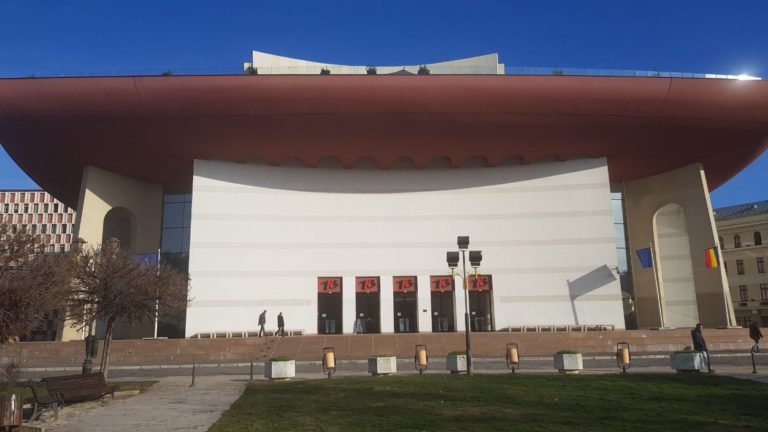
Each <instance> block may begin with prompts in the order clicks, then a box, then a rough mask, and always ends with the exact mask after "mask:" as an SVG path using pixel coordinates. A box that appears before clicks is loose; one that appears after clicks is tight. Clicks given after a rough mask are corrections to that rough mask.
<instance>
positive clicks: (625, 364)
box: [616, 342, 632, 373]
mask: <svg viewBox="0 0 768 432" xmlns="http://www.w3.org/2000/svg"><path fill="white" fill-rule="evenodd" d="M631 363H632V353H631V352H630V350H629V344H628V343H627V342H619V343H617V344H616V365H617V366H618V367H619V369H621V373H627V369H629V366H630V364H631Z"/></svg>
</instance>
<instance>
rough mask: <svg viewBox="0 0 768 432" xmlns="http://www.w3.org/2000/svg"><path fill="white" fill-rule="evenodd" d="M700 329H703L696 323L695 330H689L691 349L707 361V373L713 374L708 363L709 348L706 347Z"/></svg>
mask: <svg viewBox="0 0 768 432" xmlns="http://www.w3.org/2000/svg"><path fill="white" fill-rule="evenodd" d="M702 328H704V326H702V325H701V323H698V324H696V328H694V329H693V330H691V339H692V340H693V349H694V350H696V351H700V352H701V353H702V354H703V355H704V359H705V360H706V361H707V371H708V372H709V373H714V372H715V370H714V369H712V364H711V363H710V362H709V348H708V347H707V342H706V341H705V340H704V335H703V334H702V333H701V329H702Z"/></svg>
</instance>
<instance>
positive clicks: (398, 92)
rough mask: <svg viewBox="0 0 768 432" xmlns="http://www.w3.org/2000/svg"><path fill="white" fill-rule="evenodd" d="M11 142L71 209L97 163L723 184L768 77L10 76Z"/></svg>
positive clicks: (146, 174)
mask: <svg viewBox="0 0 768 432" xmlns="http://www.w3.org/2000/svg"><path fill="white" fill-rule="evenodd" d="M0 95H2V97H0V143H2V144H3V146H4V147H5V148H6V150H7V151H8V152H9V153H10V155H11V156H12V157H13V158H14V160H16V162H17V163H18V164H19V165H20V166H21V167H22V169H24V170H25V171H26V172H27V173H28V174H29V175H30V176H31V177H32V178H33V179H34V180H35V181H36V182H37V183H38V184H39V185H40V186H41V187H43V188H44V189H46V190H47V191H49V192H51V193H52V194H54V195H55V196H56V197H57V198H59V199H60V200H62V201H64V202H66V203H67V204H69V205H75V204H76V202H77V199H78V193H79V187H80V179H81V173H82V169H83V167H85V166H86V165H94V166H98V167H101V168H104V169H106V170H109V171H112V172H116V173H119V174H123V175H126V176H130V177H133V178H137V179H141V180H146V181H149V182H154V183H161V184H163V185H164V186H165V188H166V190H167V191H170V192H181V191H188V190H190V189H191V182H192V165H193V159H214V158H226V159H230V160H233V161H236V162H246V161H248V160H250V159H254V158H262V159H265V160H266V161H268V162H269V163H272V164H279V163H280V162H281V161H282V160H284V159H285V158H287V157H298V158H300V159H301V160H303V161H304V163H305V164H307V165H309V166H314V165H315V164H317V163H318V161H320V160H321V159H323V158H325V157H329V156H331V157H336V158H338V159H340V160H341V162H342V163H343V164H344V165H345V166H348V167H351V166H354V165H355V163H356V161H357V160H358V159H360V158H366V157H368V158H373V159H375V160H376V161H377V162H378V164H379V165H380V166H381V167H383V168H387V167H389V166H390V165H392V163H393V162H395V161H396V160H397V159H398V158H401V157H408V158H410V159H412V160H413V161H414V162H415V164H416V166H417V167H424V166H426V165H427V164H429V162H430V161H431V160H432V159H434V158H435V157H448V158H449V159H450V161H451V163H452V165H454V166H459V165H460V164H461V163H462V162H463V161H464V160H465V159H467V158H470V157H477V156H482V157H484V158H485V159H486V160H487V162H488V164H489V165H496V164H498V163H500V162H502V161H503V160H505V159H507V158H509V157H514V158H518V159H521V160H522V162H523V163H528V162H533V161H536V160H538V159H540V158H548V159H551V158H557V159H560V160H566V159H570V158H573V157H582V156H604V157H607V158H608V164H609V172H610V176H611V180H612V181H623V180H632V179H637V178H642V177H646V176H649V175H653V174H658V173H662V172H665V171H669V170H672V169H675V168H679V167H681V166H685V165H688V164H690V163H693V162H701V163H703V164H704V168H705V170H706V173H707V177H708V181H709V185H710V187H712V188H714V187H717V186H719V185H720V184H722V183H723V182H725V181H726V180H728V179H729V178H730V177H732V176H733V175H734V174H736V173H737V172H738V171H739V170H741V169H742V168H744V167H745V166H746V165H748V164H749V163H750V162H751V161H752V160H753V159H755V158H756V157H757V156H759V155H760V154H761V153H762V152H763V151H764V150H765V149H766V146H767V145H768V82H762V81H734V80H715V79H681V78H625V77H571V76H551V77H549V76H485V75H482V76H478V75H465V76H431V75H430V76H418V75H416V76H391V75H390V76H378V75H376V76H367V75H363V76H342V75H326V76H160V77H108V78H42V79H41V78H26V79H2V80H0Z"/></svg>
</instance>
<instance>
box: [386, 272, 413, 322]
mask: <svg viewBox="0 0 768 432" xmlns="http://www.w3.org/2000/svg"><path fill="white" fill-rule="evenodd" d="M392 288H393V290H394V293H393V301H394V313H395V333H416V332H418V331H419V324H418V322H417V320H418V316H419V314H418V310H419V305H418V299H417V294H416V293H417V289H416V276H395V277H394V279H393V285H392Z"/></svg>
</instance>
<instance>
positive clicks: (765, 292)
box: [760, 283, 768, 300]
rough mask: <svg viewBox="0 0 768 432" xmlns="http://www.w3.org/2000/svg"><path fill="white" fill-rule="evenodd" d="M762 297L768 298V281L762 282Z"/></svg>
mask: <svg viewBox="0 0 768 432" xmlns="http://www.w3.org/2000/svg"><path fill="white" fill-rule="evenodd" d="M760 298H761V299H763V300H768V283H763V284H760Z"/></svg>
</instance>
